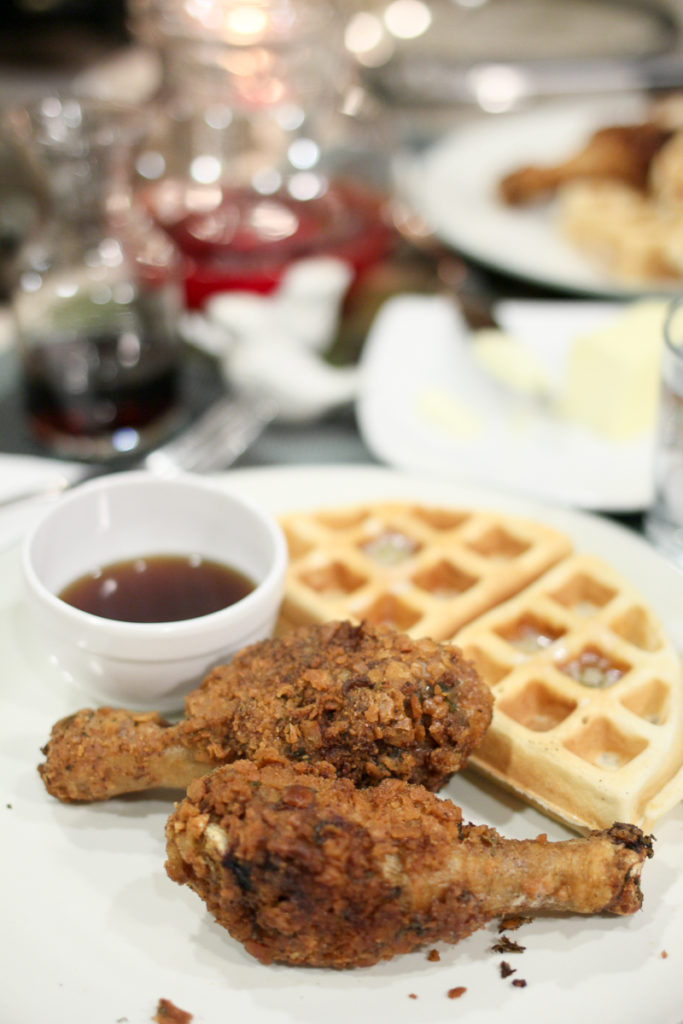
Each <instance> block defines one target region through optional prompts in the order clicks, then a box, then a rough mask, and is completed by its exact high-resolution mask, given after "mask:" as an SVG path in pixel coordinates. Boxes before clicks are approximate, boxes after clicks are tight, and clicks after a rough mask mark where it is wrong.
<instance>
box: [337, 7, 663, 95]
mask: <svg viewBox="0 0 683 1024" xmlns="http://www.w3.org/2000/svg"><path fill="white" fill-rule="evenodd" d="M352 6H353V5H352ZM360 6H361V7H362V8H363V10H364V20H363V21H357V22H356V23H355V25H354V22H353V21H352V22H351V26H350V29H351V31H353V35H352V36H350V38H351V41H352V44H355V48H356V50H357V51H358V55H359V58H360V61H361V65H362V66H363V76H364V79H365V81H366V83H367V84H368V86H369V87H370V88H371V89H372V90H373V91H374V92H375V93H376V94H378V95H380V96H382V97H383V98H384V99H385V100H387V101H389V102H390V103H392V104H397V103H398V104H402V105H406V106H409V105H423V106H446V105H450V104H468V103H474V104H477V105H480V106H482V107H483V108H484V109H495V107H496V104H497V103H498V102H499V98H498V97H497V96H496V92H495V86H496V83H498V84H505V83H507V84H508V85H509V84H510V83H511V82H513V81H516V82H517V88H518V90H519V94H518V96H517V97H516V98H517V99H523V98H525V97H528V96H548V95H562V94H566V93H568V92H581V93H585V92H589V91H596V90H598V89H601V90H623V89H624V88H631V89H633V88H647V87H652V86H656V85H668V84H670V83H671V81H672V80H673V79H675V80H677V81H680V74H681V69H680V61H677V60H675V59H672V53H673V51H674V50H675V48H676V47H677V45H678V43H679V29H678V22H677V19H676V17H675V16H674V14H673V12H672V10H671V9H670V7H669V6H668V5H665V4H663V3H649V4H648V3H642V2H641V3H638V2H621V0H604V2H601V3H599V2H595V0H572V3H566V2H565V0H431V2H430V3H429V4H426V3H421V2H420V0H399V2H398V3H396V2H390V0H386V2H382V3H377V2H375V3H361V4H360ZM368 14H369V15H370V17H372V16H373V15H374V16H376V18H377V23H376V25H374V26H373V24H372V22H371V21H368V20H367V17H368ZM508 98H509V97H508Z"/></svg>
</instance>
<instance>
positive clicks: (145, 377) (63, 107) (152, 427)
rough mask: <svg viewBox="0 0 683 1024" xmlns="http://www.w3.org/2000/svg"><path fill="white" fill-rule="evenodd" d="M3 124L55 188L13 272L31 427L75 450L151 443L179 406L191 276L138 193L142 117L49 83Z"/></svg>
mask: <svg viewBox="0 0 683 1024" xmlns="http://www.w3.org/2000/svg"><path fill="white" fill-rule="evenodd" d="M7 124H8V127H9V130H10V132H11V134H12V136H13V138H14V139H15V140H16V141H17V143H18V144H19V145H21V147H22V148H23V151H24V153H25V156H26V160H27V164H28V165H30V166H32V167H34V168H35V171H36V174H37V175H38V176H39V177H40V179H41V180H42V183H43V186H44V194H45V197H46V203H45V215H44V217H42V218H41V220H40V221H39V223H38V225H37V227H36V228H35V230H34V231H33V232H32V233H31V234H30V235H29V236H28V237H27V239H26V240H25V242H24V243H23V245H22V246H21V248H20V250H19V252H18V254H17V257H16V261H15V266H14V275H13V276H14V286H13V290H12V308H13V312H14V317H15V321H16V327H17V339H18V349H19V357H20V361H21V367H22V371H23V373H22V377H23V389H24V396H25V406H26V411H27V415H28V420H29V424H30V427H31V429H32V431H33V432H34V434H35V435H36V437H37V438H38V439H39V440H40V441H41V442H43V443H44V444H45V445H46V446H47V447H48V448H49V449H51V450H52V451H53V452H55V453H57V454H59V455H65V456H69V457H77V458H78V457H80V458H85V459H106V458H109V457H112V456H117V455H124V454H127V453H130V452H136V451H138V450H140V449H143V448H147V447H149V446H151V445H153V444H155V443H157V441H158V440H160V439H161V438H162V437H163V436H164V435H165V434H167V433H168V432H169V431H170V430H171V429H172V428H173V427H174V426H175V424H176V422H177V419H178V416H179V411H178V410H179V405H180V403H179V374H180V355H181V349H180V342H179V338H178V336H177V329H176V324H177V318H178V314H179V312H180V310H181V307H182V289H181V277H180V261H179V257H178V254H177V251H176V249H175V246H174V245H173V243H172V242H171V240H170V239H169V238H168V236H166V235H165V234H164V232H162V231H160V230H159V229H158V228H156V227H155V226H154V225H153V224H152V223H151V222H150V221H149V220H148V219H147V218H146V217H145V216H144V215H143V213H142V212H141V211H139V210H134V209H133V208H132V206H131V193H130V187H129V186H130V173H129V162H128V161H129V158H130V153H131V147H133V146H134V145H135V144H136V142H137V141H138V140H139V138H140V135H141V132H142V125H141V122H140V119H139V116H138V115H137V114H136V112H135V111H133V110H130V109H127V108H122V107H117V106H113V105H111V104H107V103H102V102H99V101H92V100H83V99H76V98H70V97H64V96H49V97H45V98H42V99H40V100H39V101H37V102H36V103H35V104H34V105H32V106H30V107H28V108H22V109H17V110H15V111H12V112H11V113H10V114H9V115H8V121H7Z"/></svg>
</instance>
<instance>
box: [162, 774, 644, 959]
mask: <svg viewBox="0 0 683 1024" xmlns="http://www.w3.org/2000/svg"><path fill="white" fill-rule="evenodd" d="M166 837H167V852H168V860H167V864H166V869H167V872H168V874H169V876H170V878H172V879H173V880H174V881H175V882H178V883H179V884H187V885H188V886H189V887H190V888H191V889H193V890H194V891H195V892H196V893H198V895H199V896H200V897H201V898H202V899H203V900H204V902H205V903H206V905H207V907H208V908H209V910H210V911H211V913H212V914H213V915H214V917H215V918H216V920H217V921H219V923H220V924H222V925H223V926H224V927H225V928H227V929H228V931H229V932H230V934H231V935H232V936H233V937H234V938H235V939H237V940H238V941H240V942H242V943H243V944H244V945H245V947H246V948H247V950H248V951H249V952H250V953H251V954H252V955H253V956H255V957H257V958H258V959H259V960H261V961H262V962H263V963H269V962H271V961H277V962H282V963H287V964H291V965H307V966H325V967H336V968H341V967H352V966H368V965H370V964H374V963H376V962H377V961H379V960H383V959H389V958H391V957H393V956H395V955H396V954H398V953H406V952H410V951H412V950H415V949H417V948H418V947H420V946H422V945H425V944H429V943H432V944H433V943H434V942H436V941H438V940H443V941H446V942H457V941H458V940H459V939H461V938H464V937H465V936H467V935H469V934H470V933H471V932H473V931H475V930H476V929H477V928H480V927H482V926H483V925H484V924H485V923H486V922H487V921H488V920H490V919H492V918H494V917H499V916H501V915H504V914H507V913H509V912H511V911H514V912H515V913H518V914H524V913H536V912H537V911H540V910H553V911H571V912H574V913H581V914H594V913H598V912H601V911H610V912H613V913H617V914H630V913H633V912H634V911H635V910H636V909H638V907H640V904H641V893H640V888H639V881H638V879H639V874H640V869H641V867H642V864H643V861H644V860H645V858H646V857H647V856H650V855H651V852H652V846H651V841H650V840H649V838H648V837H646V836H644V835H643V833H642V832H640V830H639V829H637V828H635V827H634V826H630V825H614V826H613V827H612V828H611V829H609V830H607V831H604V832H594V833H591V835H590V836H588V837H587V838H582V839H571V840H567V841H563V842H555V843H551V842H548V841H547V840H545V837H543V838H542V839H541V838H539V839H538V840H525V841H516V840H507V839H504V838H503V837H502V836H500V835H499V834H498V833H497V832H496V831H495V830H494V829H491V828H488V827H486V826H484V825H480V826H476V825H472V824H469V823H467V822H465V821H463V818H462V813H461V811H460V810H459V808H458V807H456V806H455V805H454V804H453V803H451V802H450V801H448V800H442V799H440V798H439V797H437V796H435V795H434V794H433V793H430V792H429V791H428V790H426V789H425V788H424V787H422V786H415V785H410V784H408V783H406V782H403V781H400V780H397V779H390V780H385V781H383V782H382V783H381V784H380V785H379V786H377V787H374V788H370V789H365V790H360V789H357V788H355V787H354V786H353V784H352V783H351V782H350V781H349V780H347V779H335V778H334V777H332V774H331V770H329V771H328V772H327V775H324V773H323V772H322V771H317V772H316V771H315V770H314V769H312V768H311V767H310V766H304V765H291V764H287V763H286V762H282V761H280V762H279V763H264V764H261V765H256V764H254V763H252V762H237V763H235V764H233V765H229V766H225V767H222V768H218V769H216V771H214V772H212V773H211V774H209V775H207V776H204V777H203V778H202V779H199V780H196V781H195V782H193V783H192V784H191V785H190V787H189V789H188V791H187V796H186V798H185V799H184V800H183V801H182V803H181V804H180V805H179V806H178V807H177V808H176V810H175V812H174V813H173V814H172V815H171V816H170V818H169V820H168V823H167V826H166Z"/></svg>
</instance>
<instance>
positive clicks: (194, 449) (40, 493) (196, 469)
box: [0, 395, 277, 508]
mask: <svg viewBox="0 0 683 1024" xmlns="http://www.w3.org/2000/svg"><path fill="white" fill-rule="evenodd" d="M276 415H277V407H276V406H275V404H274V402H272V401H271V400H270V399H269V398H267V397H264V396H260V395H249V396H246V395H245V396H237V397H231V396H228V397H227V398H220V399H218V400H217V401H216V402H214V403H213V404H212V405H211V406H209V408H208V409H207V411H206V412H205V413H203V414H202V415H201V416H199V417H198V418H197V419H196V420H195V421H194V422H193V423H191V424H190V425H189V427H187V428H186V429H185V430H184V431H182V432H181V433H180V434H178V435H177V436H176V437H173V438H171V440H170V441H167V442H166V443H165V444H162V445H160V446H159V447H158V448H155V449H154V450H153V451H151V452H149V453H148V454H147V455H145V456H144V457H143V458H141V459H139V460H138V461H136V462H133V463H132V464H128V465H127V468H129V469H146V470H149V472H150V473H155V474H158V475H160V476H175V475H177V474H180V473H212V472H217V471H219V470H221V469H227V467H228V466H231V465H232V464H233V463H234V462H235V461H236V460H237V459H238V458H239V457H240V455H242V454H243V453H244V452H245V451H246V450H247V449H248V448H249V447H250V445H252V444H253V443H254V441H256V439H257V438H258V437H259V436H260V434H261V433H262V432H263V431H264V430H265V428H266V427H267V426H268V424H269V423H270V422H272V420H273V419H274V418H275V416H276ZM110 471H111V470H110V467H109V466H107V467H103V466H101V465H98V466H95V467H85V468H84V470H83V472H82V473H80V474H78V475H77V476H76V477H75V478H73V479H71V478H69V479H67V478H66V477H59V478H55V479H54V480H53V481H52V482H51V483H50V484H49V485H45V486H40V487H35V488H32V489H31V490H26V491H22V492H19V493H16V494H11V495H9V496H8V497H5V498H2V499H0V508H3V507H6V506H9V505H16V504H19V503H20V502H23V501H29V500H32V499H35V498H50V497H57V496H58V495H59V494H61V493H62V492H63V491H66V490H69V489H70V488H71V487H75V486H76V485H77V484H80V483H83V482H84V481H85V480H90V479H92V478H94V477H97V476H103V475H104V474H105V473H107V472H110Z"/></svg>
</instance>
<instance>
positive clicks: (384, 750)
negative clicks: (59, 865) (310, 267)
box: [39, 622, 493, 801]
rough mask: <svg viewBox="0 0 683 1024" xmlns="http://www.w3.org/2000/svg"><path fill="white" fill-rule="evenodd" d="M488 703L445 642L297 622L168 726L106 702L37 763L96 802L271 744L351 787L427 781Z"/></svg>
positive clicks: (476, 726) (457, 758)
mask: <svg viewBox="0 0 683 1024" xmlns="http://www.w3.org/2000/svg"><path fill="white" fill-rule="evenodd" d="M492 705H493V701H492V697H491V693H490V690H489V688H488V687H487V686H486V685H485V684H484V683H482V682H481V680H480V679H479V676H478V675H477V673H476V671H475V669H474V667H473V666H472V665H471V664H470V662H468V661H466V660H465V659H464V658H463V657H462V654H461V653H460V651H459V650H458V648H456V647H454V646H452V645H450V644H438V643H436V642H434V641H432V640H426V639H425V640H413V639H411V638H410V637H408V636H406V635H404V634H401V633H398V632H396V631H394V630H391V629H389V628H388V627H385V626H376V627H370V626H367V625H352V624H351V623H348V622H337V623H328V624H325V625H311V626H304V627H301V628H300V629H297V630H294V631H292V632H291V633H287V634H285V635H284V636H282V637H279V638H277V639H268V640H264V641H260V642H259V643H256V644H253V645H252V646H251V647H248V648H246V649H245V650H244V651H243V652H241V653H240V654H238V655H237V656H236V657H235V658H234V659H233V661H232V662H231V663H230V665H227V666H220V667H218V668H216V669H214V670H213V671H212V672H211V673H209V675H208V676H207V678H206V679H205V680H204V682H203V683H202V685H201V686H200V687H199V688H198V689H197V690H195V691H193V692H192V693H191V694H189V696H188V697H187V699H186V702H185V712H186V713H185V718H184V719H182V720H181V721H180V722H179V723H178V724H177V725H170V724H169V723H168V722H166V721H165V720H164V719H163V718H161V717H160V716H159V715H156V714H154V713H147V714H135V713H133V712H127V711H121V710H115V709H111V708H100V709H99V710H97V711H90V710H84V711H79V712H78V713H77V714H76V715H73V716H71V717H70V718H68V719H64V720H62V721H61V722H58V723H57V724H56V725H55V726H54V728H53V730H52V735H51V737H50V740H49V742H48V743H47V745H46V747H45V748H44V751H43V752H44V753H45V755H46V761H45V763H44V764H43V765H41V766H40V767H39V771H40V773H41V775H42V777H43V781H44V782H45V785H46V787H47V789H48V791H49V792H50V793H52V795H53V796H56V797H58V798H59V799H60V800H64V801H72V800H102V799H107V798H108V797H111V796H114V795H116V794H119V793H125V792H131V791H133V790H141V789H147V788H150V787H153V786H185V785H187V783H188V782H190V781H191V780H192V779H193V778H196V777H197V776H198V775H202V774H204V773H205V772H206V771H208V770H209V769H210V768H212V767H215V766H216V765H219V764H226V763H229V762H231V761H234V760H236V759H239V758H251V757H258V756H262V755H263V754H264V753H266V752H274V753H276V754H278V755H281V756H284V757H287V758H290V759H292V760H298V761H306V762H319V761H327V762H330V763H331V764H332V765H334V767H335V769H336V770H337V772H338V773H339V774H341V775H344V776H347V777H348V778H351V779H352V780H353V781H354V782H356V783H359V784H362V785H367V784H372V783H376V782H379V781H380V780H381V779H383V778H388V777H390V776H395V777H398V778H403V779H406V780H408V781H411V782H421V783H423V784H424V785H426V786H428V787H429V788H431V789H437V788H438V787H439V786H441V785H442V784H443V783H444V782H445V781H446V780H447V779H448V778H449V777H450V776H451V775H452V774H453V772H456V771H458V770H459V769H460V768H462V767H463V766H464V764H465V763H466V761H467V758H468V757H469V755H470V753H471V752H472V750H473V749H474V747H476V745H477V744H478V743H479V742H480V740H481V738H482V737H483V735H484V733H485V731H486V729H487V728H488V726H489V723H490V720H491V713H492Z"/></svg>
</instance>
